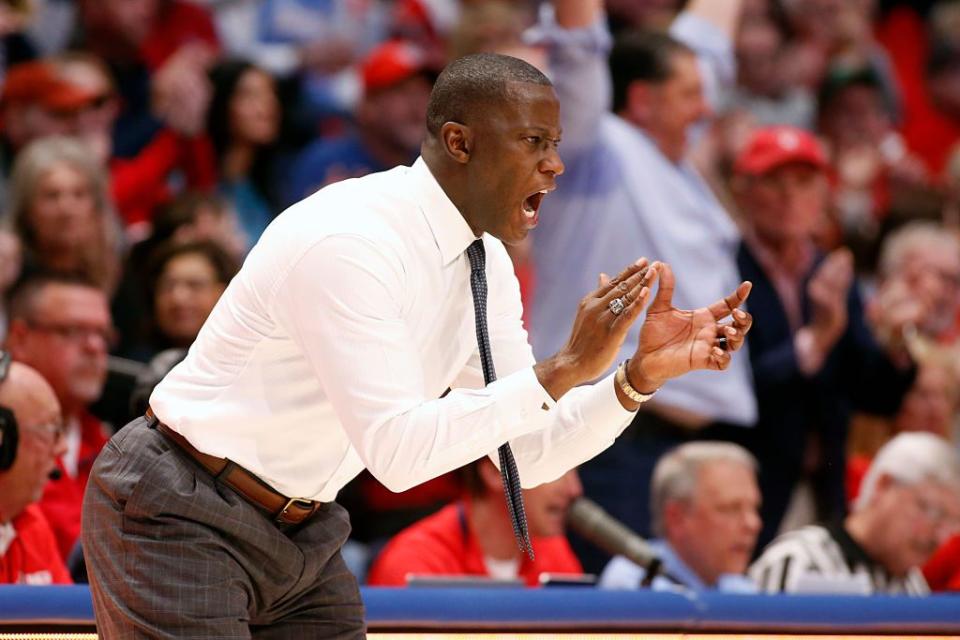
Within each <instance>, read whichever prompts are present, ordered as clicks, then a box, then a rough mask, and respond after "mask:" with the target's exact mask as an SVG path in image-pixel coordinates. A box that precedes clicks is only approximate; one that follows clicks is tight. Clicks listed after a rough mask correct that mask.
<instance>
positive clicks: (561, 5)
mask: <svg viewBox="0 0 960 640" xmlns="http://www.w3.org/2000/svg"><path fill="white" fill-rule="evenodd" d="M553 7H554V9H555V11H556V15H557V24H559V25H560V26H561V27H563V28H564V29H582V28H584V27H589V26H590V25H592V24H593V23H594V22H596V21H597V20H598V19H599V18H600V15H601V14H602V13H603V0H553Z"/></svg>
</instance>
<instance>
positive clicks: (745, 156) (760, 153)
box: [734, 126, 827, 175]
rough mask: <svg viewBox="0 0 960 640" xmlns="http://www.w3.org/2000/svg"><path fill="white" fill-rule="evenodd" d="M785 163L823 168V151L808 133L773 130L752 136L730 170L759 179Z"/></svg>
mask: <svg viewBox="0 0 960 640" xmlns="http://www.w3.org/2000/svg"><path fill="white" fill-rule="evenodd" d="M789 162H803V163H806V164H811V165H813V166H815V167H817V168H818V169H825V168H826V167H827V157H826V154H825V153H824V151H823V147H822V146H821V145H820V143H819V142H818V141H817V139H816V138H814V137H813V136H812V135H811V134H810V133H808V132H806V131H804V130H803V129H798V128H796V127H788V126H773V127H764V128H762V129H758V130H757V131H755V132H754V133H753V135H752V136H751V137H750V139H749V140H748V141H747V144H746V145H744V147H743V149H742V150H741V151H740V154H739V155H738V156H737V161H736V163H735V164H734V170H735V171H736V172H737V173H747V174H753V175H762V174H764V173H767V172H768V171H770V170H771V169H776V168H777V167H780V166H782V165H785V164H787V163H789Z"/></svg>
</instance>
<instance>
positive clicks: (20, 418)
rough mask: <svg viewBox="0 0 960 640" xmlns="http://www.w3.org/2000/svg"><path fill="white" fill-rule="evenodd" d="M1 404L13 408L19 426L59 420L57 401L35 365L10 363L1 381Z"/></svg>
mask: <svg viewBox="0 0 960 640" xmlns="http://www.w3.org/2000/svg"><path fill="white" fill-rule="evenodd" d="M0 405H2V406H4V407H7V408H8V409H10V410H11V411H13V415H14V416H15V417H16V418H17V424H19V425H20V426H21V429H22V428H29V427H30V426H31V425H33V424H50V423H52V422H59V420H60V403H59V402H57V396H56V394H55V393H54V392H53V388H52V387H51V386H50V385H49V384H48V383H47V381H46V380H44V379H43V376H41V375H40V374H39V373H37V371H36V369H33V368H32V367H29V366H27V365H25V364H23V363H22V362H13V363H11V364H10V372H9V373H8V374H7V379H6V380H4V381H3V383H0Z"/></svg>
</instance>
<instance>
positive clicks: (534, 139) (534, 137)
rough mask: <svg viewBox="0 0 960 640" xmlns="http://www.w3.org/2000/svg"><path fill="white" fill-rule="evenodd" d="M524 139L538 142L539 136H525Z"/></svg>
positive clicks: (531, 142)
mask: <svg viewBox="0 0 960 640" xmlns="http://www.w3.org/2000/svg"><path fill="white" fill-rule="evenodd" d="M524 140H526V141H527V142H529V143H530V144H540V140H541V138H540V136H527V137H526V138H524Z"/></svg>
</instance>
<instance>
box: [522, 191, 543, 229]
mask: <svg viewBox="0 0 960 640" xmlns="http://www.w3.org/2000/svg"><path fill="white" fill-rule="evenodd" d="M545 195H547V189H542V190H540V191H537V192H536V193H533V194H531V195H529V196H527V197H526V198H525V199H524V201H523V215H524V218H525V219H526V222H527V226H528V227H529V228H531V229H532V228H533V227H535V226H537V221H538V220H539V211H540V203H541V202H543V196H545Z"/></svg>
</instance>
